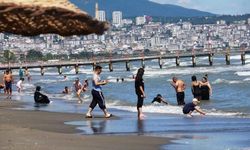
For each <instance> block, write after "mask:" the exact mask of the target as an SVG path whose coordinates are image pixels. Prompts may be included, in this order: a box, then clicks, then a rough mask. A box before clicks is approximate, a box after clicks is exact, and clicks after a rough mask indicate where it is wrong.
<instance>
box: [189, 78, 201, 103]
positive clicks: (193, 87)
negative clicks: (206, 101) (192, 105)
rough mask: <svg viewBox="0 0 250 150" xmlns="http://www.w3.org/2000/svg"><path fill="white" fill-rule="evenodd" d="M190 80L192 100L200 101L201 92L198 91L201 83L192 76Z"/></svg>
mask: <svg viewBox="0 0 250 150" xmlns="http://www.w3.org/2000/svg"><path fill="white" fill-rule="evenodd" d="M191 79H192V84H191V90H192V94H193V96H194V98H197V99H198V100H201V91H200V86H201V82H200V81H197V78H196V76H192V78H191Z"/></svg>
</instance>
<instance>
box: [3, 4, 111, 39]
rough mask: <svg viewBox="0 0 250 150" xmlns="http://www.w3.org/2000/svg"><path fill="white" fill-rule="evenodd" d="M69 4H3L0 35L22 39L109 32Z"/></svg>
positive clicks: (105, 25)
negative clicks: (48, 35) (44, 35)
mask: <svg viewBox="0 0 250 150" xmlns="http://www.w3.org/2000/svg"><path fill="white" fill-rule="evenodd" d="M108 28H109V24H108V23H107V22H100V21H98V20H96V19H93V18H92V17H90V16H89V15H88V14H87V13H86V12H84V11H81V10H80V9H78V8H77V7H76V6H75V5H73V4H72V3H70V2H69V1H68V0H0V32H4V33H12V34H18V35H23V36H36V35H39V34H47V33H54V34H59V35H61V36H71V35H88V34H92V33H95V34H98V35H101V34H103V33H104V31H106V30H108Z"/></svg>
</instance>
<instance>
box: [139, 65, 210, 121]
mask: <svg viewBox="0 0 250 150" xmlns="http://www.w3.org/2000/svg"><path fill="white" fill-rule="evenodd" d="M143 75H144V69H143V68H140V69H138V71H137V74H136V77H135V93H136V95H137V112H138V118H139V119H143V118H144V117H145V115H144V114H143V113H142V106H143V102H144V98H146V94H145V90H144V80H143ZM191 79H192V86H191V91H192V94H193V96H194V98H193V100H192V102H191V103H188V104H186V103H185V100H184V99H185V89H186V84H185V82H184V81H183V80H180V79H178V78H177V77H173V78H172V82H171V83H170V84H171V86H172V87H173V88H174V89H175V92H176V98H177V104H178V105H179V106H183V113H184V114H187V115H188V116H189V117H191V116H192V115H191V114H192V112H193V111H194V110H196V111H197V112H199V113H200V114H202V115H205V112H203V111H202V110H201V109H200V107H199V106H198V104H199V103H200V101H201V100H209V99H210V95H211V94H212V87H211V85H210V83H209V81H208V75H207V74H206V75H205V76H204V77H203V78H202V81H198V80H197V78H196V76H192V78H191ZM154 102H158V103H164V104H168V102H167V101H166V100H165V99H164V98H163V97H162V96H161V95H160V94H158V95H157V96H156V97H155V98H154V99H153V101H152V103H154Z"/></svg>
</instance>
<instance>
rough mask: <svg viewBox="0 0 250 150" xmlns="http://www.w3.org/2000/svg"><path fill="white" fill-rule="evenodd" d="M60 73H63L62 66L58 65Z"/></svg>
mask: <svg viewBox="0 0 250 150" xmlns="http://www.w3.org/2000/svg"><path fill="white" fill-rule="evenodd" d="M57 69H58V73H59V74H60V75H61V74H62V66H57Z"/></svg>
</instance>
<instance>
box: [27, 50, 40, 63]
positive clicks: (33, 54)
mask: <svg viewBox="0 0 250 150" xmlns="http://www.w3.org/2000/svg"><path fill="white" fill-rule="evenodd" d="M26 58H27V60H32V61H35V60H42V59H43V53H42V52H40V51H36V50H29V51H28V53H27V56H26Z"/></svg>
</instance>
